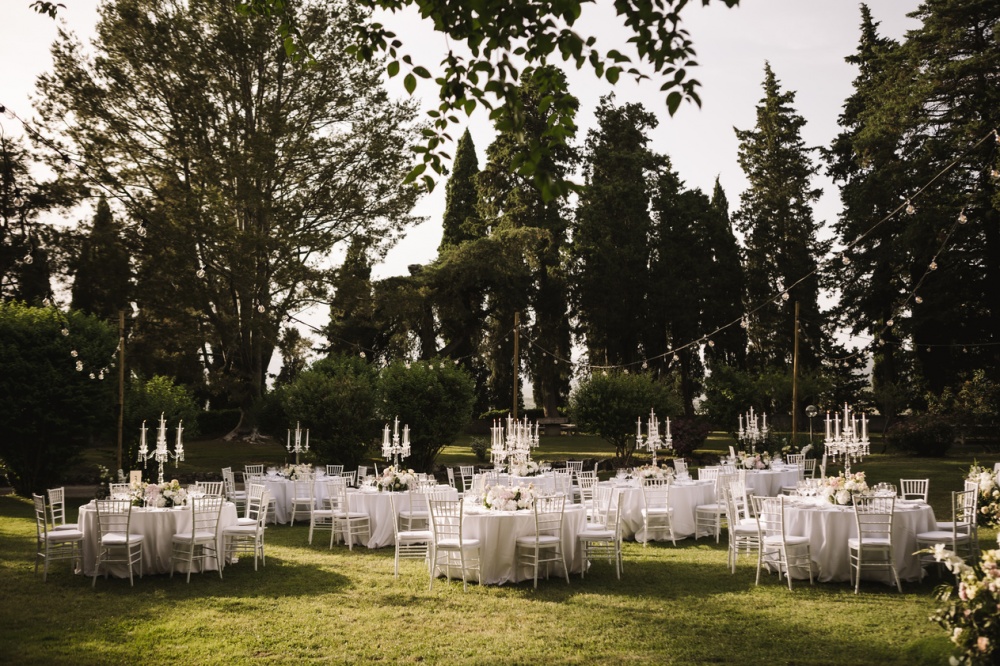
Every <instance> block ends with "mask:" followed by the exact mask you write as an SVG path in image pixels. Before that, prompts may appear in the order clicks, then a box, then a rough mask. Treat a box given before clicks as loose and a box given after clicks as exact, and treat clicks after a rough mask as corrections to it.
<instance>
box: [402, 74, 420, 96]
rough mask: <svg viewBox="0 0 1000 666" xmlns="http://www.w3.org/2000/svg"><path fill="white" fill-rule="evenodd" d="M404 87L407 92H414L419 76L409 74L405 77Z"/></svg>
mask: <svg viewBox="0 0 1000 666" xmlns="http://www.w3.org/2000/svg"><path fill="white" fill-rule="evenodd" d="M403 87H404V88H406V92H408V93H409V94H411V95H412V94H413V91H414V90H416V89H417V77H415V76H413V74H407V75H406V76H405V77H404V78H403Z"/></svg>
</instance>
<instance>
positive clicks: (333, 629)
mask: <svg viewBox="0 0 1000 666" xmlns="http://www.w3.org/2000/svg"><path fill="white" fill-rule="evenodd" d="M552 440H555V441H545V442H543V446H542V451H540V452H539V455H537V456H536V458H547V459H558V458H559V457H571V456H572V457H595V456H601V455H604V456H609V455H610V451H608V450H607V446H606V445H603V444H602V443H601V442H600V441H599V440H596V439H594V438H585V437H579V438H568V437H561V438H552ZM726 443H727V441H726V440H725V438H721V437H720V438H713V440H710V442H709V444H708V447H709V448H711V449H718V450H722V449H723V448H724V447H725V445H726ZM221 447H226V449H224V450H222V451H220V450H219V449H220V448H221ZM258 447H259V448H257V449H249V448H248V447H239V446H238V445H231V444H224V443H213V442H206V443H202V445H201V446H200V447H199V443H198V442H193V443H192V444H191V445H188V447H187V448H188V451H189V454H188V455H189V462H185V463H182V466H181V468H180V469H179V470H178V471H184V470H185V469H186V468H189V469H193V470H196V469H201V467H200V465H201V463H200V462H199V455H198V453H197V452H198V450H199V448H200V449H202V450H203V451H204V453H205V456H204V458H203V460H205V461H208V460H210V461H212V462H211V465H213V466H214V465H216V464H218V463H219V462H223V461H224V462H225V463H226V464H232V465H233V466H234V467H235V468H237V469H239V468H241V466H242V464H243V463H244V462H249V461H251V460H261V461H267V462H280V461H281V460H282V458H283V454H284V451H283V449H279V447H277V446H276V445H271V446H270V448H268V447H266V446H264V445H258ZM227 451H228V452H229V453H230V454H231V455H228V456H227V455H226V452H227ZM562 453H567V454H568V455H566V456H561V454H562ZM979 457H980V458H983V456H982V455H980V456H979ZM444 458H445V459H447V460H448V462H452V463H456V462H464V461H469V462H471V461H472V456H471V452H470V451H469V449H468V447H467V446H461V445H459V446H456V447H449V448H448V449H446V450H445V453H444ZM973 458H974V456H973V455H972V454H969V455H966V454H964V453H963V454H961V455H955V456H953V457H949V458H945V459H942V460H929V459H917V458H903V457H894V456H884V455H875V456H872V457H871V458H870V459H868V460H866V461H865V462H864V463H861V464H858V465H855V469H856V470H864V471H866V472H867V473H868V477H869V481H870V482H872V483H875V482H878V481H891V482H894V483H898V479H899V478H900V476H906V477H929V478H931V490H932V503H933V505H934V507H935V510H936V512H937V514H938V517H939V519H946V515H945V513H944V512H945V511H946V507H947V504H948V493H949V492H950V491H951V490H955V489H960V488H961V482H962V476H963V473H964V471H965V470H966V469H967V467H968V465H969V464H970V463H971V462H972V460H973ZM988 462H989V464H990V465H992V459H989V461H988ZM839 469H840V467H837V468H834V470H839ZM169 470H170V471H168V474H167V476H168V477H169V476H171V472H172V471H173V466H172V465H171V466H170V468H169ZM154 473H155V471H154ZM83 501H86V500H85V499H80V500H78V503H79V502H83ZM69 515H70V519H71V520H72V519H73V518H74V517H75V515H76V511H75V510H71V511H70V512H69ZM307 531H308V528H307V527H306V526H301V525H297V526H295V527H289V526H287V525H279V526H275V527H270V528H269V529H268V531H267V536H266V542H267V546H266V550H267V566H266V567H264V568H262V569H261V570H260V571H257V572H254V570H253V563H252V561H248V560H243V561H241V562H239V563H238V564H236V565H233V566H229V567H227V568H226V570H225V573H224V575H225V578H224V579H223V580H220V579H219V577H218V575H217V574H216V573H214V572H209V573H206V574H200V575H195V576H193V577H192V580H191V583H190V584H185V583H184V578H183V577H175V578H173V579H170V578H169V577H167V576H164V575H154V576H146V577H145V578H143V579H141V580H139V579H137V580H136V583H135V587H134V588H130V587H129V585H128V581H127V580H119V579H108V580H105V579H103V578H99V579H98V581H97V586H96V589H92V588H91V579H89V578H84V577H83V576H79V575H74V574H72V573H70V572H69V566H68V565H67V564H66V563H62V562H60V563H57V564H55V565H54V567H55V568H54V570H53V571H51V572H50V574H49V579H48V582H46V583H42V580H41V576H40V575H39V576H37V577H36V576H35V575H34V574H33V556H34V546H35V526H34V521H33V514H32V511H31V506H30V502H29V501H27V500H25V499H23V498H17V497H13V496H7V497H0V663H11V664H35V663H38V664H52V663H58V664H62V663H67V664H118V663H136V662H141V663H150V664H166V663H199V664H200V663H274V662H277V663H370V662H380V663H389V664H395V663H442V664H528V663H531V664H549V663H555V664H564V663H570V664H592V663H598V662H612V663H618V662H622V663H630V664H631V663H641V664H665V663H666V664H672V663H677V664H703V663H733V664H941V663H946V662H947V655H948V654H949V642H948V640H947V636H946V635H945V632H944V631H943V630H942V629H940V628H939V627H937V626H936V625H934V624H933V623H931V622H930V621H929V620H928V617H929V615H930V614H931V613H932V612H933V610H934V607H935V602H934V600H933V596H932V595H933V588H934V587H935V586H936V585H937V584H938V583H939V582H940V581H939V580H938V578H937V576H936V575H933V576H930V577H928V578H926V579H925V581H924V582H922V583H920V584H916V583H904V587H903V590H904V592H903V594H902V595H900V594H898V593H897V592H895V589H894V588H891V587H889V586H886V585H882V584H879V583H863V584H862V586H861V594H859V595H855V594H854V592H853V589H852V588H850V586H849V585H848V584H847V583H843V584H816V585H814V586H812V587H810V586H809V585H808V583H807V582H796V584H795V589H794V591H793V592H789V591H788V589H787V588H786V587H785V586H784V584H781V583H779V582H778V581H777V578H776V577H775V576H773V575H772V576H767V577H764V578H763V579H762V582H761V585H760V586H755V585H754V572H755V569H754V563H753V561H751V560H750V559H748V558H746V557H743V558H742V559H741V561H740V564H739V567H738V569H737V573H736V574H735V575H731V574H730V573H729V572H728V570H727V569H726V545H725V540H724V539H723V543H720V544H718V545H717V544H715V543H714V542H712V541H710V540H707V539H701V540H700V541H694V540H692V539H687V540H684V541H680V542H678V546H677V547H676V548H674V547H673V546H671V545H669V544H667V545H664V544H661V543H655V544H650V545H649V546H648V547H643V546H642V545H640V544H636V543H626V545H625V571H624V575H623V577H622V580H621V581H618V580H616V579H615V575H614V570H613V568H611V567H610V566H609V565H608V564H607V563H606V562H597V563H595V564H594V566H593V568H592V569H591V571H590V573H588V575H587V577H586V578H585V579H581V578H580V577H579V576H573V577H571V584H570V585H566V583H565V582H564V581H563V580H562V579H558V578H553V579H551V580H549V581H544V582H540V584H539V589H538V590H537V591H536V590H533V589H532V587H531V583H530V582H528V583H522V584H518V585H504V586H499V587H479V586H476V585H473V586H470V587H469V590H468V591H467V592H463V590H462V585H461V583H460V582H458V583H455V582H452V583H450V584H449V583H447V582H446V581H444V580H443V579H441V580H439V581H436V582H435V585H434V590H433V591H428V589H427V583H428V578H427V573H426V568H425V567H424V566H423V565H422V563H420V562H415V561H412V560H411V561H404V562H403V563H402V574H401V577H400V579H399V580H398V581H397V580H394V578H393V575H392V562H393V553H392V549H390V548H385V549H381V550H377V551H369V550H367V549H364V548H361V549H358V548H356V549H355V550H354V551H353V552H351V551H348V550H347V548H346V547H345V546H340V545H338V546H335V547H334V548H333V549H332V550H330V549H328V548H327V546H326V544H325V543H321V542H322V541H323V539H319V540H317V541H316V542H315V543H314V545H313V546H309V545H308V544H307ZM981 538H982V539H983V543H984V545H985V546H987V547H988V546H989V543H990V540H991V539H994V538H995V533H994V532H993V531H992V530H986V529H983V530H981ZM845 547H846V546H845Z"/></svg>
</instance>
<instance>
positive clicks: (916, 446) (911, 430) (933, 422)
mask: <svg viewBox="0 0 1000 666" xmlns="http://www.w3.org/2000/svg"><path fill="white" fill-rule="evenodd" d="M885 436H886V440H887V442H888V443H889V446H891V447H893V448H895V449H897V450H899V451H902V452H903V453H908V454H909V455H912V456H927V457H931V458H940V457H942V456H944V455H945V454H947V453H948V449H950V448H951V445H952V444H953V443H954V442H955V426H954V425H952V423H951V422H950V421H949V420H948V419H946V418H944V417H942V416H938V415H935V414H921V415H919V416H911V417H910V418H908V419H906V420H902V421H897V422H896V423H894V424H893V425H892V427H890V428H889V430H887V431H886V433H885Z"/></svg>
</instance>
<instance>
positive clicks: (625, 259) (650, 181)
mask: <svg viewBox="0 0 1000 666" xmlns="http://www.w3.org/2000/svg"><path fill="white" fill-rule="evenodd" d="M595 115H596V118H597V127H596V128H595V129H592V130H590V131H589V132H588V134H587V141H586V147H585V151H584V177H585V179H586V183H585V186H584V189H583V191H582V192H581V193H580V204H579V206H578V207H577V212H576V217H575V219H574V224H573V246H572V250H571V256H572V275H573V290H572V292H573V304H574V310H575V312H576V313H577V330H578V333H579V334H580V336H581V337H582V338H583V341H584V344H585V345H586V348H587V355H588V358H589V360H590V363H591V364H592V365H605V364H611V365H622V364H630V365H633V366H635V367H636V368H638V367H639V365H640V363H641V362H642V361H643V360H644V359H645V358H647V357H649V356H651V354H648V353H647V352H646V351H644V350H643V334H642V331H643V329H644V327H645V325H646V315H647V306H646V291H647V288H648V284H649V279H650V276H649V243H650V233H651V220H650V212H649V205H650V198H651V189H652V187H653V186H654V185H655V182H654V180H655V177H656V172H657V169H658V168H659V167H660V166H661V165H663V164H664V163H665V162H664V160H663V158H661V157H659V156H657V155H656V154H654V153H653V152H652V151H651V150H650V149H649V137H648V136H647V132H648V131H649V130H651V129H654V128H655V127H656V125H657V121H656V117H655V116H654V115H653V114H651V113H649V112H648V111H646V110H645V109H644V108H643V107H642V106H641V105H639V104H626V105H624V106H615V105H614V98H613V97H604V98H602V99H601V103H600V105H599V106H598V108H597V110H596V113H595Z"/></svg>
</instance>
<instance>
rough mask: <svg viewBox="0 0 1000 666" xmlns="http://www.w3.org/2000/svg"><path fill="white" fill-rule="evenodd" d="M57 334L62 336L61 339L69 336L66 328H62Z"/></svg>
mask: <svg viewBox="0 0 1000 666" xmlns="http://www.w3.org/2000/svg"><path fill="white" fill-rule="evenodd" d="M59 332H60V333H62V334H63V337H66V336H68V335H69V329H68V328H64V329H63V330H61V331H59Z"/></svg>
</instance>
